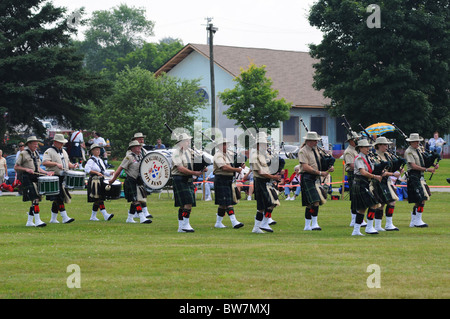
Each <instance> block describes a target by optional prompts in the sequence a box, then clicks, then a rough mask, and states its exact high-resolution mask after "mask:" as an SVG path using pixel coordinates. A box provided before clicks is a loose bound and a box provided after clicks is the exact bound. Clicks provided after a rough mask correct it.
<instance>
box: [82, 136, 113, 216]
mask: <svg viewBox="0 0 450 319" xmlns="http://www.w3.org/2000/svg"><path fill="white" fill-rule="evenodd" d="M101 150H102V146H100V145H97V144H92V145H91V148H90V149H89V153H90V154H91V157H90V158H89V159H88V160H87V162H86V165H85V166H84V171H85V172H86V173H87V174H89V181H88V187H87V201H88V203H93V204H92V214H91V218H90V219H89V220H92V221H98V220H99V219H98V218H97V211H98V210H99V209H100V212H101V213H102V215H103V218H104V219H105V220H111V219H112V218H113V217H114V214H108V212H107V211H106V208H105V202H104V200H105V194H104V192H103V191H102V188H103V186H104V177H105V176H107V177H108V176H111V173H110V172H109V171H108V170H106V167H105V164H104V163H103V161H102V159H101V158H100V153H101Z"/></svg>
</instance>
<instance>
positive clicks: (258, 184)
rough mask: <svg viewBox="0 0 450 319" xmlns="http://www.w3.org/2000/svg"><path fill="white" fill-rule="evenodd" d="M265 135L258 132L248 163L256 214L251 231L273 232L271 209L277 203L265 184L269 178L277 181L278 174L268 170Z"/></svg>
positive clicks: (268, 181) (278, 178)
mask: <svg viewBox="0 0 450 319" xmlns="http://www.w3.org/2000/svg"><path fill="white" fill-rule="evenodd" d="M267 162H268V152H267V136H266V134H265V133H264V132H259V133H258V136H257V139H256V150H252V152H251V154H250V163H251V167H252V171H253V181H254V194H255V199H256V209H257V211H256V216H255V224H254V226H253V229H252V232H253V233H264V232H263V230H264V231H267V232H273V230H272V228H271V227H270V226H269V223H270V221H271V217H272V211H273V209H274V208H275V206H276V205H277V204H275V203H274V201H273V200H272V196H271V194H270V191H269V190H268V188H267V184H268V183H270V180H272V179H273V180H276V181H279V180H280V179H281V176H280V175H272V174H270V172H269V166H268V165H267Z"/></svg>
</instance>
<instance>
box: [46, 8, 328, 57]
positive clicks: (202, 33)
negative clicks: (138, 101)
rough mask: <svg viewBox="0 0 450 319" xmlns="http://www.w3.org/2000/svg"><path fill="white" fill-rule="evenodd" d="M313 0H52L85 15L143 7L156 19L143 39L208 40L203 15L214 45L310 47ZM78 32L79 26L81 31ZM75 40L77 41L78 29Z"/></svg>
mask: <svg viewBox="0 0 450 319" xmlns="http://www.w3.org/2000/svg"><path fill="white" fill-rule="evenodd" d="M314 2H315V0H209V1H208V0H171V1H162V0H89V1H88V0H53V3H54V5H56V6H61V7H66V8H67V9H68V11H67V12H68V13H71V12H74V11H76V10H77V9H79V8H80V7H84V8H85V12H86V15H85V17H90V16H91V13H92V12H93V11H97V10H110V9H111V8H113V7H116V6H118V5H120V4H122V3H124V4H127V5H128V6H129V7H136V8H144V9H145V10H146V17H147V19H149V20H151V21H154V22H155V27H154V36H151V37H149V38H147V39H146V40H147V42H159V40H161V39H163V38H165V37H172V38H179V39H181V40H182V41H183V43H184V44H188V43H197V44H206V43H207V31H206V24H207V20H206V18H208V17H209V18H212V21H211V23H213V25H214V26H215V27H217V28H218V31H217V32H216V33H215V35H214V45H228V46H237V47H251V48H267V49H276V50H290V51H309V49H308V44H310V43H314V44H318V43H320V41H321V40H322V34H321V32H320V31H319V30H318V29H316V28H314V27H311V26H310V25H309V23H308V19H307V15H308V11H309V8H310V6H311V5H312V4H313V3H314ZM81 31H83V30H81ZM77 39H79V40H82V39H83V36H82V32H79V34H78V36H77Z"/></svg>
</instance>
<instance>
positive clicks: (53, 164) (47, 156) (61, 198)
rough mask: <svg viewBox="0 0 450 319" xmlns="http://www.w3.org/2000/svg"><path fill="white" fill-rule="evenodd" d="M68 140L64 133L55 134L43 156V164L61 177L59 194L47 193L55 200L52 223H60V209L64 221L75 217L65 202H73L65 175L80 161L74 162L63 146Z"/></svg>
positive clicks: (66, 222)
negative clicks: (67, 209)
mask: <svg viewBox="0 0 450 319" xmlns="http://www.w3.org/2000/svg"><path fill="white" fill-rule="evenodd" d="M67 142H68V141H67V140H66V139H65V138H64V135H62V134H55V137H54V138H53V145H52V146H51V147H49V148H48V149H47V150H46V151H45V153H44V157H43V158H42V164H43V165H44V166H45V167H46V168H47V170H48V171H50V172H54V174H55V175H57V176H58V177H59V194H57V195H47V200H51V201H53V203H52V217H51V219H50V223H53V224H58V223H59V221H58V220H57V217H58V211H59V213H60V214H61V217H62V222H63V223H64V224H68V223H71V222H73V221H74V220H75V219H73V218H70V217H69V216H68V215H67V212H66V207H65V205H64V204H69V203H70V202H71V198H72V197H71V196H70V194H69V191H68V190H67V189H66V188H65V187H64V184H63V182H64V177H65V172H67V171H68V170H69V169H75V168H78V163H76V164H72V163H70V161H69V155H68V154H67V152H66V150H65V149H64V148H63V146H64V144H66V143H67Z"/></svg>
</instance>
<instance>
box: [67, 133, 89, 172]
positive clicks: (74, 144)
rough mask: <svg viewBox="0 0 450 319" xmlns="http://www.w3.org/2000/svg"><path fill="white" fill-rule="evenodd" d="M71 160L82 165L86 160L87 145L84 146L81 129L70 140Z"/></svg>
mask: <svg viewBox="0 0 450 319" xmlns="http://www.w3.org/2000/svg"><path fill="white" fill-rule="evenodd" d="M69 144H70V145H69V148H70V150H69V158H70V162H72V163H79V164H81V163H82V162H83V161H84V160H85V158H84V153H85V149H86V145H85V144H84V139H83V132H82V131H81V129H79V130H77V131H74V132H73V133H72V135H71V136H70V139H69Z"/></svg>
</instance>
